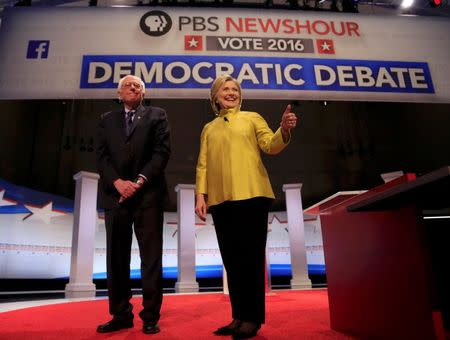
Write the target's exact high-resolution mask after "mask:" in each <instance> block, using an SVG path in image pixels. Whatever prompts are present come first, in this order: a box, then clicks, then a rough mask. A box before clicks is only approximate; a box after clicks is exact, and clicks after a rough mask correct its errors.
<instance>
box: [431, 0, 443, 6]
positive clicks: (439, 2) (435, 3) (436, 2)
mask: <svg viewBox="0 0 450 340" xmlns="http://www.w3.org/2000/svg"><path fill="white" fill-rule="evenodd" d="M429 1H430V5H431V7H439V6H441V5H442V0H429Z"/></svg>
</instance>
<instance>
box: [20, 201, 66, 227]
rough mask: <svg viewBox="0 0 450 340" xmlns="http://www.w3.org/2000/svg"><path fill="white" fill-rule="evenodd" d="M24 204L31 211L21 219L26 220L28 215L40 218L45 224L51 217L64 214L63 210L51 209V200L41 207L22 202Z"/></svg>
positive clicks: (48, 222)
mask: <svg viewBox="0 0 450 340" xmlns="http://www.w3.org/2000/svg"><path fill="white" fill-rule="evenodd" d="M24 206H25V208H27V209H28V210H30V211H31V212H30V213H29V214H28V215H27V216H25V217H24V218H23V220H26V219H27V218H28V217H30V216H33V217H37V218H39V219H41V220H42V221H44V222H45V223H46V224H50V221H51V219H52V218H54V217H58V216H64V215H65V213H63V212H59V211H54V210H53V202H49V203H47V204H46V205H44V206H43V207H36V206H32V205H26V204H24Z"/></svg>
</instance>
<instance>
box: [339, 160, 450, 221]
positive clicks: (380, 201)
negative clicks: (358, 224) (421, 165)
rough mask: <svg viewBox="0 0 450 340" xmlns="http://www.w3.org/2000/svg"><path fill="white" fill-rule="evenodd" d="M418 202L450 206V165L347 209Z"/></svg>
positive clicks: (426, 205) (426, 206) (386, 207)
mask: <svg viewBox="0 0 450 340" xmlns="http://www.w3.org/2000/svg"><path fill="white" fill-rule="evenodd" d="M407 204H416V205H417V206H419V207H420V208H422V209H445V208H449V207H450V166H445V167H443V168H440V169H437V170H435V171H432V172H429V173H427V174H425V175H423V176H420V177H417V178H416V179H415V180H413V181H409V182H404V183H401V184H399V185H396V186H394V187H391V188H388V189H387V190H385V191H381V192H379V193H377V194H374V195H373V196H370V197H368V198H367V199H363V200H361V201H359V202H356V203H353V204H350V205H349V206H348V207H347V211H350V212H356V211H370V210H389V209H396V208H399V207H401V206H405V205H407Z"/></svg>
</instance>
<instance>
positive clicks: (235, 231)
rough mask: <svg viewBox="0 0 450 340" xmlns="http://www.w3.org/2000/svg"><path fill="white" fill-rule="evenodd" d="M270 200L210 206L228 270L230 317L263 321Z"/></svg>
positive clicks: (252, 199) (223, 259)
mask: <svg viewBox="0 0 450 340" xmlns="http://www.w3.org/2000/svg"><path fill="white" fill-rule="evenodd" d="M271 202H272V200H271V199H269V198H265V197H256V198H251V199H248V200H241V201H226V202H223V203H221V204H218V205H215V206H212V207H210V212H211V215H212V217H213V221H214V226H215V229H216V234H217V240H218V242H219V248H220V253H221V255H222V261H223V264H224V266H225V269H226V271H227V278H228V290H229V293H230V302H231V309H232V317H233V319H238V320H241V321H250V322H255V323H260V324H262V323H264V322H265V276H264V275H265V257H266V250H265V249H266V241H267V219H268V212H269V207H270V204H271Z"/></svg>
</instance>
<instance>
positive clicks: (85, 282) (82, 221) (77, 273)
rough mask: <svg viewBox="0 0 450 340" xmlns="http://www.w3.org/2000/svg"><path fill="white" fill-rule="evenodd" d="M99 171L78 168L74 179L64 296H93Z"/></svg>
mask: <svg viewBox="0 0 450 340" xmlns="http://www.w3.org/2000/svg"><path fill="white" fill-rule="evenodd" d="M99 177H100V176H99V175H98V174H96V173H92V172H86V171H80V172H79V173H77V174H75V175H74V176H73V178H74V179H75V181H76V187H75V206H74V210H73V230H72V254H71V258H70V279H69V283H68V284H67V285H66V290H65V296H66V298H77V297H95V284H94V283H93V281H92V271H93V268H94V241H95V230H96V226H97V191H98V179H99Z"/></svg>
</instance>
